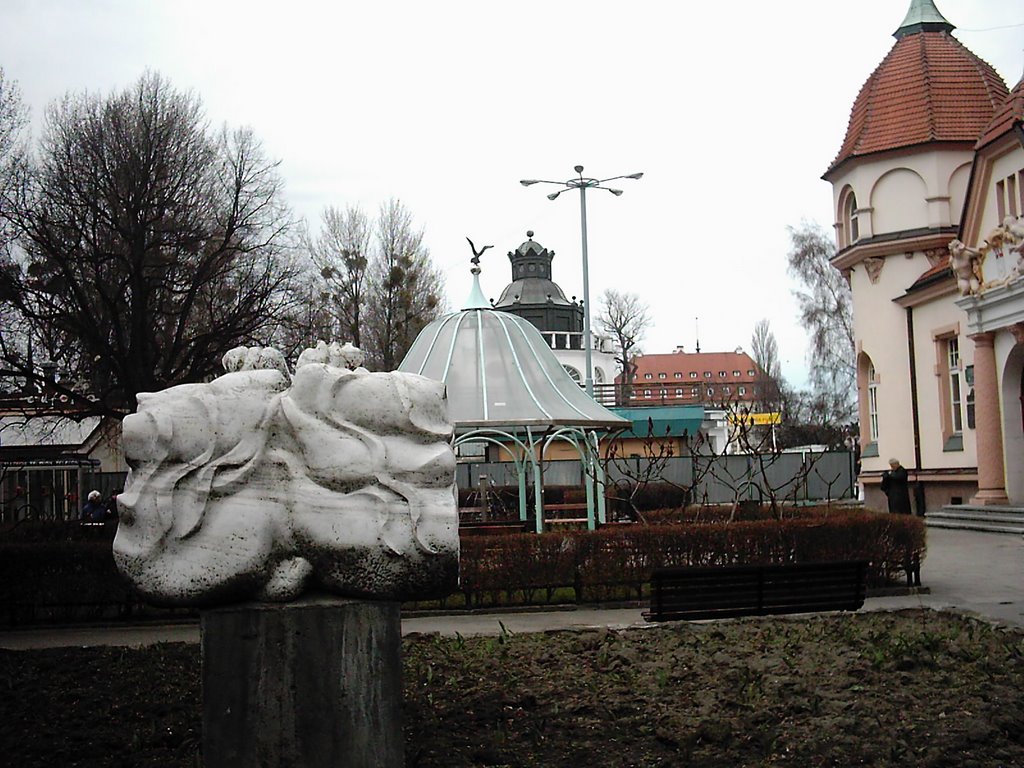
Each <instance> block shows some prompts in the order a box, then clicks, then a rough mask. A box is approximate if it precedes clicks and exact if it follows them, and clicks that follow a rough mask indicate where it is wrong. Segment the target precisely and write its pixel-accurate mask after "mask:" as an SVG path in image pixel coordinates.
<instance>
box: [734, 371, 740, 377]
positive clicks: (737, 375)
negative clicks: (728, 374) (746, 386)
mask: <svg viewBox="0 0 1024 768" xmlns="http://www.w3.org/2000/svg"><path fill="white" fill-rule="evenodd" d="M732 375H733V378H737V379H738V378H739V376H740V372H739V371H733V372H732Z"/></svg>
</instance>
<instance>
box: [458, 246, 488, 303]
mask: <svg viewBox="0 0 1024 768" xmlns="http://www.w3.org/2000/svg"><path fill="white" fill-rule="evenodd" d="M466 240H467V242H468V243H469V249H470V250H471V251H472V252H473V258H471V259H470V260H469V262H470V264H472V265H473V266H472V267H470V270H469V271H470V273H472V275H473V287H472V288H471V289H470V290H469V298H467V299H466V305H465V306H464V307H463V309H490V308H491V305H490V302H488V301H487V298H486V297H485V296H484V292H483V290H481V288H480V257H481V256H483V255H484V251H486V250H487V249H488V248H493V247H494V246H493V245H485V246H484V247H483V248H481V249H480V250H477V247H476V246H475V245H473V241H472V240H470V239H469V238H468V237H467V238H466Z"/></svg>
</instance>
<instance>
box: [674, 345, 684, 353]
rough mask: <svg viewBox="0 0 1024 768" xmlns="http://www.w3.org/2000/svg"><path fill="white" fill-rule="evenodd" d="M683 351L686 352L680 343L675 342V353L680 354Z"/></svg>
mask: <svg viewBox="0 0 1024 768" xmlns="http://www.w3.org/2000/svg"><path fill="white" fill-rule="evenodd" d="M685 352H686V350H685V349H684V348H683V345H682V344H676V351H675V354H677V355H681V354H684V353H685Z"/></svg>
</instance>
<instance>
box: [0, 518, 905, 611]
mask: <svg viewBox="0 0 1024 768" xmlns="http://www.w3.org/2000/svg"><path fill="white" fill-rule="evenodd" d="M728 513H729V509H728V508H725V509H719V510H711V509H709V508H703V509H698V508H696V507H694V508H689V509H686V510H672V511H666V512H663V513H659V514H658V515H654V516H653V517H656V518H657V519H659V520H661V521H662V522H659V523H657V524H653V525H643V524H619V525H609V526H606V527H604V528H601V529H600V530H597V531H560V532H549V533H543V534H540V535H537V534H533V533H525V534H512V535H508V534H506V535H476V536H464V537H463V538H462V543H461V550H462V552H461V585H460V592H461V593H462V596H463V599H464V601H465V605H466V606H482V605H496V604H525V605H530V604H537V603H550V602H560V601H566V600H575V601H577V602H585V601H591V602H593V601H601V600H608V599H623V598H632V599H640V598H642V596H643V594H644V589H645V587H646V585H647V583H648V582H649V581H650V576H651V572H652V571H653V570H654V569H655V568H660V567H663V566H673V565H729V564H750V565H759V564H777V563H778V564H781V563H796V562H815V561H830V560H866V561H867V562H868V563H869V566H868V584H869V585H871V586H882V585H886V584H890V583H893V582H894V581H896V580H897V579H898V578H899V577H900V576H901V575H902V574H903V573H905V572H906V571H907V570H908V569H910V568H912V567H914V566H915V565H918V564H919V563H920V561H921V559H923V557H924V554H925V527H924V520H923V519H922V518H919V517H911V516H909V515H890V514H887V513H878V512H867V511H861V510H849V509H844V508H828V507H816V508H797V509H788V508H787V510H786V516H785V518H784V519H783V520H782V521H777V520H774V519H772V518H771V516H770V514H769V513H768V512H767V511H765V510H759V509H746V510H745V511H744V517H745V519H737V520H734V521H733V522H731V523H725V522H722V520H724V519H727V518H728ZM649 517H651V516H649ZM709 518H713V519H714V520H715V521H712V522H709ZM41 525H42V526H46V525H49V526H50V528H49V530H48V531H44V530H42V528H40V529H39V530H36V529H34V528H32V529H25V530H24V531H23V533H24V534H26V538H27V539H29V541H25V540H22V541H18V542H10V540H9V539H6V538H5V539H3V540H0V626H3V625H6V626H14V625H18V624H27V623H38V622H46V621H76V620H96V619H115V618H127V617H138V616H140V615H151V616H159V617H163V618H167V617H171V616H180V615H182V614H186V615H187V614H188V613H189V612H188V611H183V610H181V609H177V610H174V611H172V610H168V609H158V608H152V607H150V606H146V605H145V603H144V602H143V601H142V600H141V599H140V598H139V596H138V595H136V594H135V592H134V591H133V590H132V588H131V587H130V585H128V583H127V582H126V581H125V580H124V579H123V578H122V577H121V575H120V573H118V571H117V568H116V567H115V565H114V560H113V555H112V552H111V539H112V529H110V530H107V527H104V528H98V529H92V530H89V529H81V528H73V527H68V526H67V525H66V524H60V523H49V524H46V523H43V524H41ZM30 533H31V535H28V534H30ZM69 536H73V537H91V536H101V537H102V539H101V540H72V541H69V540H67V537H69Z"/></svg>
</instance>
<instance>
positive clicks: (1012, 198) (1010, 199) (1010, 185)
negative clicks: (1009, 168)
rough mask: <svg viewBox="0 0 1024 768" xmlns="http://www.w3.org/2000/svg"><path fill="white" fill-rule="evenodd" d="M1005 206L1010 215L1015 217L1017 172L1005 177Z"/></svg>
mask: <svg viewBox="0 0 1024 768" xmlns="http://www.w3.org/2000/svg"><path fill="white" fill-rule="evenodd" d="M1006 208H1007V210H1008V211H1009V212H1010V215H1011V216H1013V217H1014V218H1016V217H1017V174H1011V175H1010V176H1009V178H1007V179H1006Z"/></svg>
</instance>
